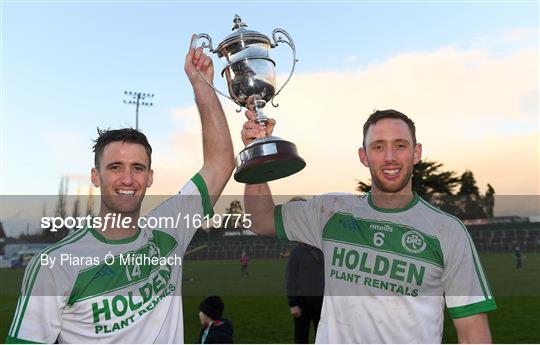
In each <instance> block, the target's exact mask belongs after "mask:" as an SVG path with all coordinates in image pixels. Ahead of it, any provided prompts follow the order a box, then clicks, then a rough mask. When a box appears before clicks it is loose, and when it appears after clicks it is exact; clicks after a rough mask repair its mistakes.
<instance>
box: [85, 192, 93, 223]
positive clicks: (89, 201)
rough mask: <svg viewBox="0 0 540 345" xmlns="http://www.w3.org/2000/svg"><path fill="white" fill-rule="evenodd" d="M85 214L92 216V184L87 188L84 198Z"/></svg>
mask: <svg viewBox="0 0 540 345" xmlns="http://www.w3.org/2000/svg"><path fill="white" fill-rule="evenodd" d="M85 216H90V217H93V216H94V189H93V188H92V186H90V187H89V188H88V198H87V199H86V214H85Z"/></svg>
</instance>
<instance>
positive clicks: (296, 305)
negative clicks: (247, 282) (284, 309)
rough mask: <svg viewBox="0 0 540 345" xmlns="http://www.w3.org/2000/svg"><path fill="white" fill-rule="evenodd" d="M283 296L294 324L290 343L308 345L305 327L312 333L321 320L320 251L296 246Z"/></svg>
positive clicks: (321, 257) (321, 264) (289, 264)
mask: <svg viewBox="0 0 540 345" xmlns="http://www.w3.org/2000/svg"><path fill="white" fill-rule="evenodd" d="M285 279H286V285H287V296H288V301H289V307H290V309H291V315H292V316H293V320H294V342H295V343H297V344H307V343H309V327H310V324H311V322H313V327H314V328H315V332H316V331H317V325H318V324H319V319H320V318H321V308H322V302H323V295H324V257H323V253H322V251H321V250H320V249H318V248H315V247H313V246H310V245H308V244H305V243H301V242H300V243H298V244H297V245H296V247H294V249H293V250H292V251H291V254H290V256H289V261H288V262H287V268H286V271H285Z"/></svg>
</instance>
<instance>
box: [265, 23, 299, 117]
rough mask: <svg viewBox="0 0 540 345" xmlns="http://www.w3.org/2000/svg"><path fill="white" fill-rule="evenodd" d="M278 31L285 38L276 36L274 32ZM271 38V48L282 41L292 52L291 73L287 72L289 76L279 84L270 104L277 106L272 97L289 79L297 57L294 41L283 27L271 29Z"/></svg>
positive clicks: (277, 93)
mask: <svg viewBox="0 0 540 345" xmlns="http://www.w3.org/2000/svg"><path fill="white" fill-rule="evenodd" d="M278 33H279V34H283V35H284V36H285V37H286V38H287V39H283V37H282V36H277V38H276V34H278ZM272 39H273V40H274V44H272V45H271V47H272V48H275V47H277V46H278V44H279V43H280V42H282V43H286V44H287V45H288V46H289V47H290V48H291V49H292V53H293V64H292V68H291V73H290V74H289V77H288V78H287V80H285V83H283V85H281V87H280V88H279V90H278V91H277V92H276V93H275V94H274V97H272V105H273V106H274V107H277V106H279V104H277V103H276V104H274V98H275V97H276V96H277V95H279V93H280V92H281V90H283V88H284V87H285V85H287V83H288V82H289V80H291V77H292V75H293V73H294V67H295V66H296V63H297V62H298V59H297V58H296V48H295V46H294V41H293V39H292V37H291V36H290V35H289V33H288V32H287V31H285V30H284V29H281V28H277V29H275V30H274V31H272Z"/></svg>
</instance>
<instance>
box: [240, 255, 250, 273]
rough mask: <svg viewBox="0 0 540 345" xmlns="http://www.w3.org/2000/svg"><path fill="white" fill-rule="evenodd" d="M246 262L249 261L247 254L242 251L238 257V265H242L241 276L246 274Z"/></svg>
mask: <svg viewBox="0 0 540 345" xmlns="http://www.w3.org/2000/svg"><path fill="white" fill-rule="evenodd" d="M248 263H249V256H247V254H246V251H245V250H243V251H242V256H241V257H240V265H241V266H242V271H241V276H242V277H244V276H246V277H247V276H248Z"/></svg>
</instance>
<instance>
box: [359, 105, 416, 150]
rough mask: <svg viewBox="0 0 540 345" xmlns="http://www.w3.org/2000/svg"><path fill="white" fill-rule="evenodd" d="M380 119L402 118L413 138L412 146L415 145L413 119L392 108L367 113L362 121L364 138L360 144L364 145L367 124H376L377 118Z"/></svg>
mask: <svg viewBox="0 0 540 345" xmlns="http://www.w3.org/2000/svg"><path fill="white" fill-rule="evenodd" d="M382 119H398V120H402V121H403V122H405V123H406V124H407V126H408V127H409V130H410V131H411V136H412V140H413V146H416V127H415V126H414V122H413V120H411V119H410V118H409V117H408V116H407V115H405V114H403V113H400V112H399V111H397V110H394V109H387V110H377V111H376V112H374V113H373V114H371V115H369V117H368V119H367V120H366V122H365V123H364V139H363V140H362V145H363V146H364V147H366V135H367V132H368V129H369V126H371V125H374V124H376V123H377V122H378V121H379V120H382Z"/></svg>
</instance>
